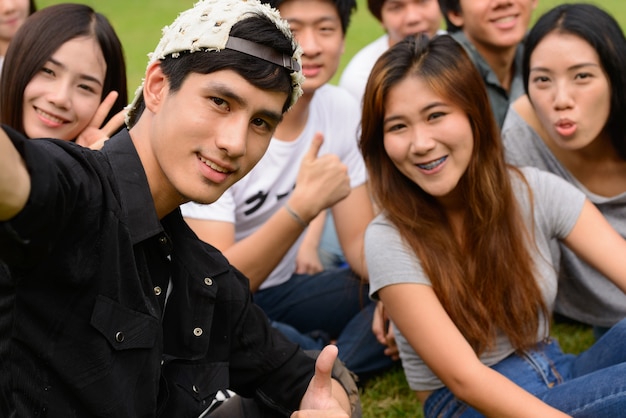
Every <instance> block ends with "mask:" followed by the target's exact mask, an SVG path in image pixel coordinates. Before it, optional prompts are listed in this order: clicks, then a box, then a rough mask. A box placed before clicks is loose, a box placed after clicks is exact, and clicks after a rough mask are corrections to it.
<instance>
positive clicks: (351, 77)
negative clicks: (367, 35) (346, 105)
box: [339, 34, 389, 105]
mask: <svg viewBox="0 0 626 418" xmlns="http://www.w3.org/2000/svg"><path fill="white" fill-rule="evenodd" d="M387 49H389V36H388V35H387V34H384V35H383V36H381V37H380V38H378V39H376V40H375V41H373V42H371V43H369V44H367V45H366V46H364V47H363V48H362V49H361V50H360V51H359V52H357V53H356V54H354V56H353V57H352V59H351V60H350V61H349V62H348V64H347V65H346V67H345V68H344V70H343V72H342V73H341V77H340V78H339V87H341V88H343V89H346V90H347V91H348V92H349V93H350V94H351V95H352V97H354V98H355V99H356V100H357V101H358V102H359V105H360V104H361V100H363V94H364V93H365V85H366V84H367V79H368V78H369V76H370V72H372V68H374V64H376V60H377V59H378V58H380V56H381V55H382V54H383V53H384V52H385V51H386V50H387Z"/></svg>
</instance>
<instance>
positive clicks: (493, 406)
mask: <svg viewBox="0 0 626 418" xmlns="http://www.w3.org/2000/svg"><path fill="white" fill-rule="evenodd" d="M449 387H450V389H451V390H452V392H453V393H454V394H455V395H456V396H457V397H458V398H459V399H461V400H463V401H464V402H466V403H468V404H470V405H472V406H473V407H474V408H476V409H477V410H479V411H481V412H482V413H483V414H485V416H487V417H498V418H508V417H510V418H522V417H539V416H540V417H554V418H564V417H567V416H568V415H567V414H565V413H563V412H561V411H559V410H557V409H555V408H553V407H551V406H549V405H547V404H545V403H544V402H542V401H541V400H540V399H538V398H537V397H535V396H534V395H532V394H530V393H529V392H527V391H525V390H524V389H522V388H521V387H519V386H517V385H516V384H515V383H513V382H512V381H510V380H509V379H508V378H506V377H505V376H503V375H501V374H500V373H498V372H496V371H495V370H493V369H491V368H489V367H487V366H483V367H482V370H481V371H480V372H479V373H478V376H477V377H476V376H475V378H473V379H472V381H471V382H469V381H468V382H467V384H465V383H464V382H463V381H462V380H459V381H458V383H457V384H456V385H455V384H451V385H450V386H449Z"/></svg>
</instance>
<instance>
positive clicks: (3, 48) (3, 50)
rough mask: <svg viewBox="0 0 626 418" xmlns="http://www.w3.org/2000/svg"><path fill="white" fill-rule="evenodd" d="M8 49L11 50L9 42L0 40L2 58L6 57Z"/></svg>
mask: <svg viewBox="0 0 626 418" xmlns="http://www.w3.org/2000/svg"><path fill="white" fill-rule="evenodd" d="M7 49H9V41H7V40H4V39H2V40H0V57H4V56H5V55H6V54H7Z"/></svg>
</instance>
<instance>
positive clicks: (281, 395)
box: [0, 128, 313, 418]
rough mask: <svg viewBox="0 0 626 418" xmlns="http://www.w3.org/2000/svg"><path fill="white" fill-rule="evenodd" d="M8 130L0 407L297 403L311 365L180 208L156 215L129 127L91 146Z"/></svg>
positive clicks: (57, 412)
mask: <svg viewBox="0 0 626 418" xmlns="http://www.w3.org/2000/svg"><path fill="white" fill-rule="evenodd" d="M5 130H6V131H8V132H9V133H10V136H11V138H12V140H13V142H14V144H15V146H16V147H17V148H18V150H19V151H20V153H21V155H22V156H23V158H24V160H25V161H26V164H27V166H28V169H29V171H30V175H31V179H32V190H31V195H30V197H29V200H28V203H27V206H26V207H25V208H24V210H23V211H22V212H21V213H20V214H19V215H18V216H16V217H15V218H14V219H12V220H10V221H9V222H4V223H0V258H1V259H2V260H3V261H4V262H6V263H7V265H8V266H9V269H10V274H6V273H4V274H2V271H3V270H2V269H0V306H1V307H3V308H2V309H1V310H0V348H1V350H0V354H1V355H2V356H3V359H2V360H0V366H1V367H2V368H3V369H2V370H0V374H2V378H0V384H1V385H2V388H1V389H2V390H1V392H0V404H2V405H0V411H3V410H14V411H15V412H16V413H17V416H24V417H26V416H28V417H31V416H32V417H34V416H45V417H63V418H70V417H87V416H102V417H116V418H122V417H155V416H164V417H196V416H198V415H199V414H200V412H202V411H203V410H204V409H205V408H206V407H207V406H208V405H209V403H210V401H211V400H212V398H213V395H214V394H215V392H216V391H217V390H218V389H224V388H230V389H232V390H234V391H236V392H237V393H239V394H241V395H243V396H257V397H258V398H259V399H262V400H263V401H265V402H267V403H270V404H272V405H275V406H276V407H277V408H279V409H281V410H282V411H284V412H285V413H289V412H290V411H292V410H294V409H297V406H298V403H299V401H300V399H301V397H302V395H303V393H304V391H305V390H306V387H307V385H308V382H309V380H310V378H311V377H312V375H313V360H312V359H310V358H309V357H308V356H306V355H305V354H303V353H302V352H301V351H299V350H298V348H297V346H295V345H293V344H291V343H290V342H288V341H287V340H286V339H285V338H283V337H282V336H281V335H280V334H278V333H276V332H275V331H273V330H272V328H271V327H270V326H269V325H268V321H267V319H266V317H265V316H264V314H263V313H262V311H261V310H260V309H259V308H258V307H257V306H256V305H254V304H253V303H252V300H251V296H250V292H249V288H248V281H247V279H246V278H245V277H243V275H242V274H241V273H239V272H238V271H237V270H236V269H235V268H233V267H232V266H230V265H229V264H228V262H227V261H226V259H225V258H224V257H223V256H222V255H221V253H220V252H219V251H217V250H216V249H215V248H213V247H211V246H209V245H206V244H204V243H202V242H201V241H200V240H199V239H198V238H197V237H196V236H195V234H194V233H193V232H192V231H191V230H190V229H189V228H188V227H187V225H186V224H185V222H184V221H183V219H182V217H181V215H180V211H179V210H176V211H175V212H173V213H171V214H169V215H167V216H166V217H165V218H163V219H162V220H159V219H158V218H157V215H156V212H155V209H154V204H153V201H152V197H151V194H150V190H149V188H148V183H147V179H146V176H145V173H144V170H143V167H142V165H141V162H140V160H139V157H138V155H137V153H136V151H135V148H134V146H133V143H132V141H131V140H130V137H129V134H128V132H127V131H123V132H122V133H120V134H118V135H117V136H115V137H113V138H111V139H110V140H109V141H108V142H107V143H106V145H105V147H104V148H103V150H102V151H101V152H99V151H91V150H88V149H84V148H81V147H79V146H76V145H74V144H71V143H66V142H63V141H54V140H27V139H25V138H23V137H22V136H21V135H19V134H17V133H15V132H12V131H10V129H8V128H5ZM170 279H171V280H170ZM168 283H169V285H170V286H169V287H170V289H169V292H168ZM166 294H168V298H167V303H166V304H165V308H163V302H164V298H165V296H166ZM7 306H9V307H10V308H9V309H7V308H6V307H7ZM11 307H12V308H11ZM5 352H6V353H5Z"/></svg>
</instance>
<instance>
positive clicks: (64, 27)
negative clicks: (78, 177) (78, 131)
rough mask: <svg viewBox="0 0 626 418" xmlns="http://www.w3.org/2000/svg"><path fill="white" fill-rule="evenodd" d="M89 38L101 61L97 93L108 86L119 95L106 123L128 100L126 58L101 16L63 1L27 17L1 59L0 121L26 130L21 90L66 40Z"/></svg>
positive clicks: (78, 5)
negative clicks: (100, 83)
mask: <svg viewBox="0 0 626 418" xmlns="http://www.w3.org/2000/svg"><path fill="white" fill-rule="evenodd" d="M84 36H86V37H93V38H94V39H95V40H96V42H97V43H98V45H99V46H100V49H101V50H102V55H103V56H104V59H105V61H106V66H107V68H106V74H105V78H104V85H103V88H102V97H101V99H104V97H105V96H106V95H107V94H108V93H110V92H111V91H117V92H118V93H119V96H118V98H117V100H116V101H115V104H114V106H113V108H112V109H111V111H110V112H109V114H108V115H107V118H106V119H105V122H106V121H108V120H109V119H110V118H111V117H112V116H113V115H115V114H116V113H118V112H120V111H121V110H122V109H124V107H125V106H126V105H127V104H128V91H127V85H126V63H125V61H124V52H123V49H122V44H121V42H120V40H119V38H118V37H117V34H116V33H115V30H114V29H113V27H112V26H111V24H110V23H109V21H108V20H107V18H106V17H104V15H102V14H100V13H96V12H95V11H94V10H93V9H92V8H91V7H89V6H86V5H83V4H74V3H63V4H57V5H53V6H48V7H45V8H43V9H41V10H39V11H37V12H35V13H33V14H32V15H31V16H29V17H28V19H26V22H24V24H23V25H22V26H21V27H20V29H19V30H18V31H17V33H16V34H15V36H14V37H13V39H12V40H11V43H10V44H9V48H8V50H7V54H6V57H5V61H4V66H3V70H2V76H1V77H0V91H1V92H2V95H0V122H1V123H4V124H7V125H9V126H11V127H13V128H14V129H16V130H18V131H20V132H22V133H24V134H25V130H24V123H23V114H22V113H23V106H22V104H23V103H24V90H25V89H26V86H27V85H28V83H29V82H30V81H31V80H32V78H33V77H34V76H35V75H36V74H37V72H39V71H40V70H41V69H42V68H43V67H44V65H45V63H46V62H47V61H48V60H49V59H50V57H51V56H52V55H53V54H54V53H55V51H57V50H58V49H59V48H60V47H61V46H62V45H63V44H64V43H65V42H67V41H69V40H72V39H74V38H78V37H84Z"/></svg>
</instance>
